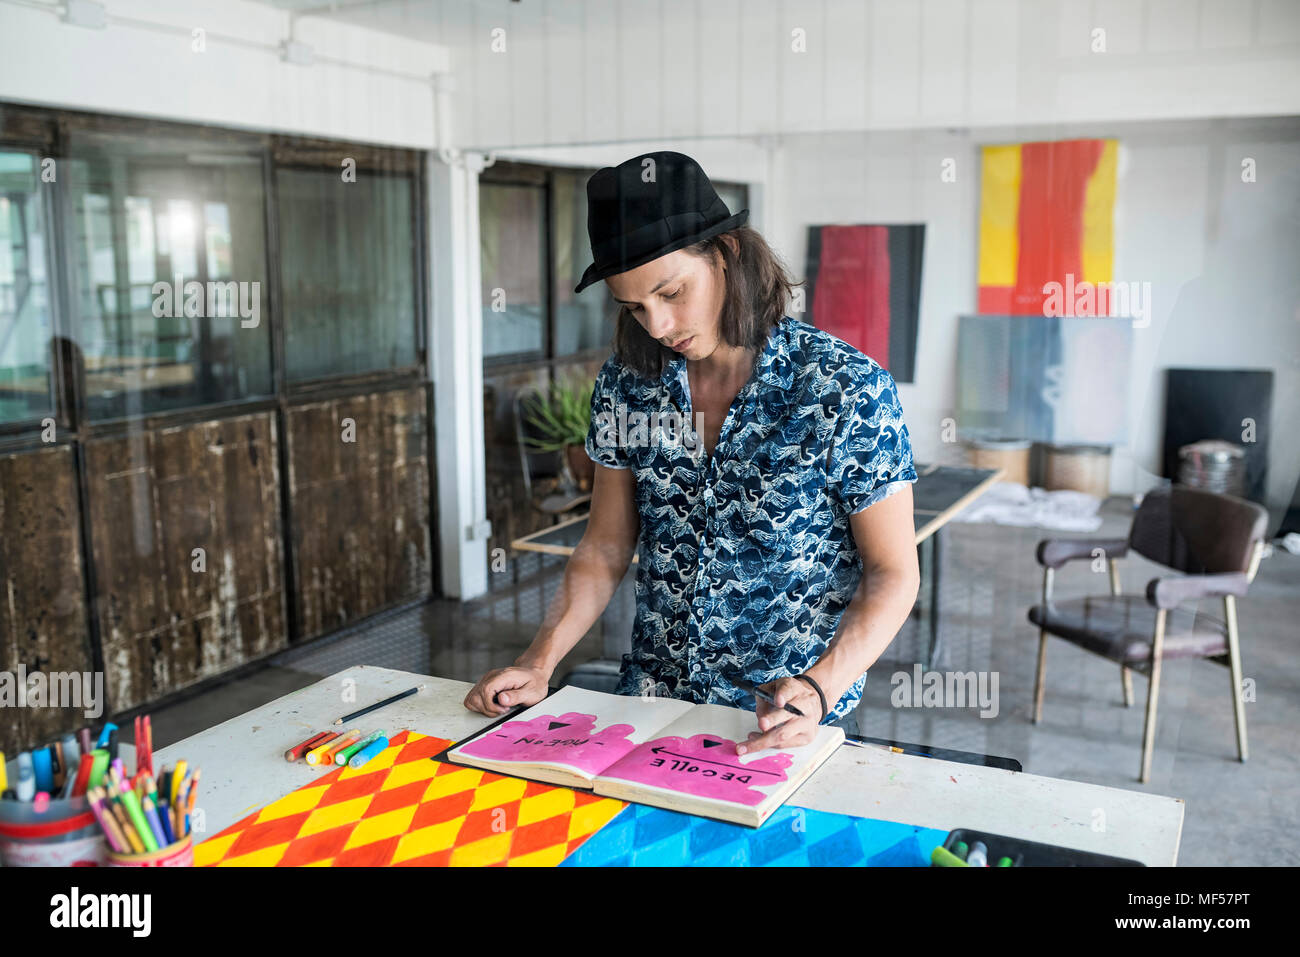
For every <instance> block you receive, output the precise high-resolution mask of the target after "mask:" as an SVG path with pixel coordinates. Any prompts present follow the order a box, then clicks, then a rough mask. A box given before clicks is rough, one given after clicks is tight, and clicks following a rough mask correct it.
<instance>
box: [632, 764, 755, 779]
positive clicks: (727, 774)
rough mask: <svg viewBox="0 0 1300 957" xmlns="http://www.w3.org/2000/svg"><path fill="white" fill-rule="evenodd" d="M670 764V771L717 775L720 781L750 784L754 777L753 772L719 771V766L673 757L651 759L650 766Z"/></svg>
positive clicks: (708, 775) (705, 775)
mask: <svg viewBox="0 0 1300 957" xmlns="http://www.w3.org/2000/svg"><path fill="white" fill-rule="evenodd" d="M665 764H666V765H668V770H669V771H685V772H687V773H688V774H699V775H700V776H701V777H705V778H711V777H717V779H718V780H719V781H737V782H739V783H741V784H748V783H749V781H750V779H751V778H752V777H753V775H752V774H737V773H736V772H735V771H719V770H718V769H717V768H701V767H700V766H699V765H698V764H691V762H689V761H679V760H676V759H673V760H671V761H669V760H668V759H666V758H653V759H651V761H650V767H652V768H662V767H663V766H664V765H665Z"/></svg>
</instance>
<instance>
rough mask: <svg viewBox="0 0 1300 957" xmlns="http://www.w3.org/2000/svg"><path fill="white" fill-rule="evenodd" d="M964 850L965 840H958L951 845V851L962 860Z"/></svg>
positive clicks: (964, 856) (965, 849)
mask: <svg viewBox="0 0 1300 957" xmlns="http://www.w3.org/2000/svg"><path fill="white" fill-rule="evenodd" d="M966 851H967V848H966V842H965V841H958V842H957V843H956V844H954V845H953V846H952V853H953V854H955V855H957V856H958V857H960V858H961V859H962V860H963V861H964V860H966Z"/></svg>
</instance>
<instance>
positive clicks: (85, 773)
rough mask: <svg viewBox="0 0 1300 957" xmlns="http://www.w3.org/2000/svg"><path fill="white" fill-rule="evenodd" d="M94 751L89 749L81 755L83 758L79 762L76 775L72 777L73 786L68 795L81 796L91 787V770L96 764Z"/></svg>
mask: <svg viewBox="0 0 1300 957" xmlns="http://www.w3.org/2000/svg"><path fill="white" fill-rule="evenodd" d="M94 753H95V752H93V751H87V752H84V753H83V754H82V755H81V759H80V760H79V761H78V762H77V773H76V776H75V777H73V779H72V787H71V788H70V789H69V790H68V797H81V795H83V794H85V793H86V790H87V788H89V787H90V771H91V768H92V767H94V764H95V759H94V757H93V755H94Z"/></svg>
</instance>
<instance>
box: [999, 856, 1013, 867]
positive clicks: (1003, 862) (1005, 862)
mask: <svg viewBox="0 0 1300 957" xmlns="http://www.w3.org/2000/svg"><path fill="white" fill-rule="evenodd" d="M1010 866H1011V858H1009V857H1001V858H998V867H1010Z"/></svg>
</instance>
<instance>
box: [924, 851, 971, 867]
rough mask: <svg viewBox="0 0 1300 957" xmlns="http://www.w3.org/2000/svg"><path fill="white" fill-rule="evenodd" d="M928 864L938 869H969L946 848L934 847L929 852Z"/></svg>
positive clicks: (967, 865)
mask: <svg viewBox="0 0 1300 957" xmlns="http://www.w3.org/2000/svg"><path fill="white" fill-rule="evenodd" d="M930 863H931V864H937V865H938V866H939V867H970V865H969V864H967V863H966V862H965V861H963V860H962V859H961V858H960V857H958V856H957V855H956V854H954V853H953V852H952V851H950V850H948V849H947V848H946V847H936V848H935V849H934V850H933V851H931V852H930Z"/></svg>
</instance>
